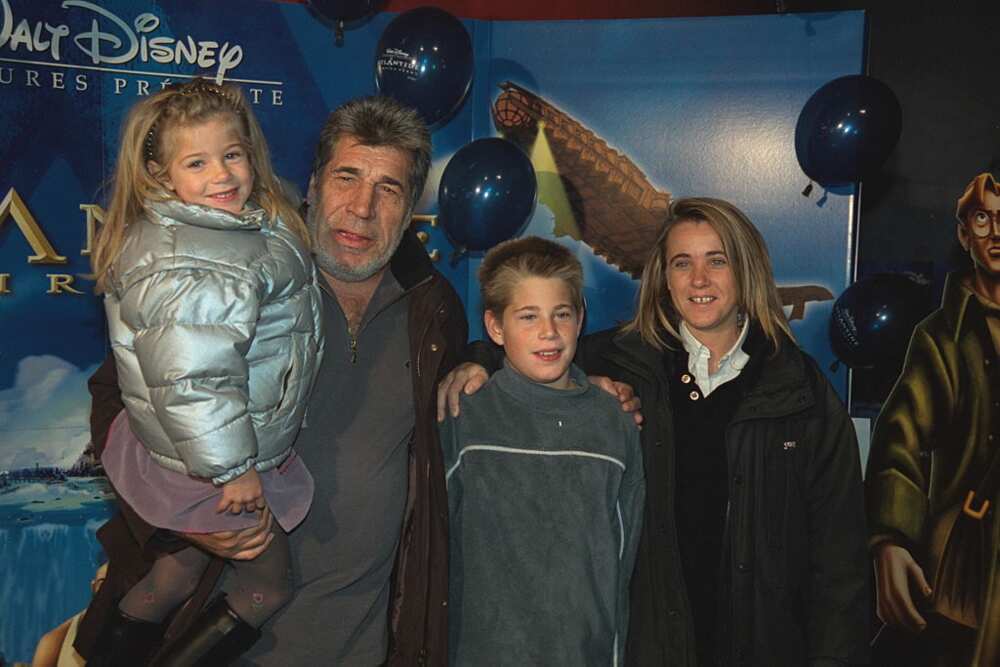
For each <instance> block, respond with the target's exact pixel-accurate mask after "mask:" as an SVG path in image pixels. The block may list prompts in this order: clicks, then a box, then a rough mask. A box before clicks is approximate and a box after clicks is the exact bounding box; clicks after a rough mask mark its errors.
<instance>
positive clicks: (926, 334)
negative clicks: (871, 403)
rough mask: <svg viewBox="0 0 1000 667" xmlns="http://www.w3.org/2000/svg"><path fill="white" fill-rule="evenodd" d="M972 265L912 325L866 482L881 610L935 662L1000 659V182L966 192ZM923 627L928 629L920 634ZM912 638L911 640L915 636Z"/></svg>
mask: <svg viewBox="0 0 1000 667" xmlns="http://www.w3.org/2000/svg"><path fill="white" fill-rule="evenodd" d="M956 216H957V217H958V228H957V232H958V240H959V243H961V244H962V248H964V249H965V250H966V251H967V252H968V254H969V257H970V259H971V260H972V267H971V268H969V269H966V270H963V271H958V272H955V273H952V274H949V276H948V278H947V281H946V283H945V288H944V295H943V297H942V300H941V307H940V308H939V309H938V310H936V311H934V312H933V313H932V314H931V315H930V316H929V317H928V318H927V319H925V320H924V321H923V322H921V323H920V324H918V325H917V326H916V328H915V329H914V331H913V337H912V339H911V340H910V347H909V350H908V351H907V357H906V363H905V365H904V367H903V371H902V373H901V374H900V377H899V380H898V381H897V382H896V386H895V387H894V388H893V390H892V393H891V394H890V395H889V397H888V399H887V400H886V402H885V405H884V406H883V408H882V412H881V414H880V416H879V419H878V423H877V424H876V426H875V432H874V434H873V436H872V449H871V457H870V458H869V462H868V472H867V475H866V481H865V484H866V494H867V507H868V520H869V528H870V530H871V534H872V538H871V545H872V554H873V557H874V559H875V567H876V571H877V579H878V613H879V617H880V618H881V619H882V620H883V621H884V622H885V623H886V624H887V625H889V626H892V627H895V628H903V629H905V630H909V631H911V632H913V633H919V634H917V635H915V637H914V639H913V642H912V646H913V647H919V649H918V651H917V653H918V654H919V655H920V657H921V660H924V661H926V664H928V665H942V666H943V665H948V666H950V667H959V666H963V665H970V666H971V665H977V666H979V665H982V666H986V665H998V664H1000V573H998V572H997V561H998V555H1000V554H998V547H1000V542H998V530H1000V524H998V521H997V518H996V510H995V507H996V504H997V502H998V501H1000V490H998V489H1000V456H998V452H1000V362H998V356H1000V355H998V352H1000V185H998V183H997V181H996V180H994V178H993V176H992V175H991V174H988V173H984V174H980V175H979V176H977V177H976V178H974V179H973V180H972V182H971V183H969V185H968V187H967V188H966V189H965V193H964V194H963V195H962V197H961V198H960V199H959V200H958V207H957V210H956ZM918 637H919V639H918ZM907 643H910V642H907Z"/></svg>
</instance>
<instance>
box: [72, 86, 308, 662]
mask: <svg viewBox="0 0 1000 667" xmlns="http://www.w3.org/2000/svg"><path fill="white" fill-rule="evenodd" d="M307 239H308V235H307V233H306V231H305V228H304V225H303V223H302V221H301V219H300V218H299V216H298V215H297V214H296V212H295V211H294V210H293V209H292V207H291V205H290V204H289V203H288V202H287V201H286V200H285V199H284V197H283V196H282V193H281V190H280V186H279V185H278V182H277V179H276V177H275V175H274V173H273V172H272V170H271V165H270V160H269V157H268V151H267V145H266V143H265V141H264V137H263V134H262V132H261V129H260V126H259V125H258V124H257V121H256V119H255V118H254V116H253V114H252V112H251V111H250V108H249V106H248V105H247V104H246V102H245V100H244V98H243V96H242V94H241V92H240V90H239V88H238V87H236V86H233V85H221V86H220V85H215V84H213V83H210V82H208V81H205V80H202V79H195V80H193V81H191V82H189V83H185V84H183V85H175V86H170V87H167V88H166V89H164V90H162V91H160V92H158V93H156V94H155V95H152V96H150V97H149V98H147V99H145V100H143V101H141V102H139V103H138V104H137V105H136V106H135V107H134V108H133V109H132V110H131V112H130V113H129V115H128V118H127V120H126V122H125V125H124V128H123V132H122V141H121V149H120V151H119V156H118V164H117V168H116V173H115V182H114V193H113V197H112V201H111V205H110V207H109V210H108V213H107V217H106V221H105V225H104V226H103V228H102V229H101V233H100V236H99V237H98V241H97V244H96V247H95V250H94V257H93V260H94V269H95V274H96V278H97V290H98V292H103V293H104V294H105V307H106V311H107V316H108V327H109V334H110V338H111V346H112V349H113V351H114V354H115V361H116V364H117V368H118V378H119V384H120V386H121V390H122V398H123V401H124V403H125V406H126V409H125V410H124V411H123V412H122V413H121V414H120V415H119V416H118V418H117V419H116V421H115V424H114V425H113V426H112V429H111V433H110V434H109V436H108V443H107V446H106V448H105V451H104V453H103V455H102V461H103V463H104V467H105V470H106V472H107V474H108V477H109V479H110V480H111V482H112V483H113V484H114V486H115V489H116V491H117V492H118V494H119V495H120V496H121V498H122V499H123V500H124V501H125V502H127V503H128V504H129V505H130V506H131V507H132V508H133V509H134V510H135V511H136V513H138V514H139V516H141V517H142V518H143V519H144V520H145V521H146V522H148V523H149V524H151V525H154V526H157V527H159V528H164V529H167V530H171V531H176V532H179V533H210V532H218V531H223V530H238V529H241V528H245V527H247V526H250V525H254V524H256V523H257V522H258V520H259V514H257V512H258V511H259V510H262V509H263V508H264V507H265V504H266V505H267V507H268V508H269V509H270V511H271V512H272V513H273V515H274V517H275V518H276V519H277V522H278V523H279V524H280V526H281V528H282V529H284V530H281V529H279V528H275V529H274V536H273V541H272V543H271V545H270V546H269V547H268V548H267V550H265V551H264V552H263V553H262V554H261V555H260V556H259V557H257V558H256V559H254V560H252V561H241V562H235V561H234V562H232V563H231V565H232V566H233V568H234V569H235V573H236V578H237V586H236V587H235V589H236V590H235V592H233V593H230V595H229V597H228V598H222V599H221V600H218V601H216V603H214V604H213V605H211V606H210V607H209V608H208V609H207V610H206V611H205V612H204V614H203V615H202V617H201V618H199V619H198V620H196V621H195V622H194V624H193V625H192V627H191V628H189V630H188V632H187V634H186V636H184V637H181V638H180V639H179V640H178V641H176V642H174V643H173V644H171V647H173V648H171V647H168V649H167V651H166V652H165V653H162V654H161V655H160V656H159V658H158V661H157V664H192V663H194V662H197V663H198V664H228V663H229V661H231V660H232V659H234V658H235V657H236V656H237V655H239V654H240V653H242V652H243V651H245V650H246V649H247V648H249V647H250V645H252V644H253V642H254V641H256V639H257V637H258V636H259V630H258V628H259V627H260V626H261V625H262V624H263V623H264V622H265V621H266V620H267V619H268V618H269V617H270V616H271V615H273V614H274V613H275V612H276V611H277V610H278V609H280V608H281V607H282V606H283V605H284V604H285V603H286V602H287V601H288V598H289V597H290V592H291V582H290V580H289V577H290V572H289V563H290V557H289V551H288V540H287V535H286V532H287V531H289V530H291V529H292V528H293V527H294V526H296V525H297V524H298V523H299V522H300V521H302V519H303V518H304V517H305V514H306V511H307V510H308V508H309V504H310V502H311V499H312V490H313V489H312V478H311V477H310V476H309V473H308V471H307V470H306V469H305V467H304V466H303V465H302V463H301V461H299V460H298V459H297V458H296V457H295V454H294V452H293V451H292V442H293V441H294V439H295V436H296V433H297V432H298V429H299V426H300V424H301V422H302V418H303V411H304V410H305V406H306V402H307V401H306V399H307V398H308V395H309V390H310V387H311V384H312V381H313V377H314V375H315V371H316V370H317V368H318V365H319V361H320V357H321V354H322V338H321V331H320V322H321V319H320V311H319V308H320V295H319V292H318V285H317V283H316V276H315V271H314V269H313V266H312V263H311V260H310V258H309V250H308V241H307ZM209 559H210V556H209V555H208V554H207V553H205V552H202V551H200V550H198V549H197V548H195V547H193V546H192V547H187V548H184V549H181V550H180V551H177V552H175V553H171V554H167V555H163V556H160V557H158V558H157V559H156V562H155V564H154V565H153V567H152V569H151V571H150V572H149V574H148V575H146V576H145V578H144V579H142V580H141V581H139V583H138V584H136V585H135V586H134V587H133V588H132V589H131V590H129V591H128V592H127V593H126V594H125V595H124V597H122V599H121V601H120V603H119V605H118V614H117V617H116V618H115V619H114V620H113V622H112V623H111V627H110V629H109V630H107V631H106V634H105V637H106V640H105V641H104V642H102V647H101V649H100V650H101V651H102V655H101V656H100V657H98V658H97V659H96V660H95V657H94V656H92V657H91V660H92V661H94V664H112V665H140V664H146V661H147V659H148V658H149V657H150V653H151V652H152V649H153V648H155V644H156V643H157V641H158V639H159V635H161V634H162V627H161V626H162V622H163V620H164V619H165V618H166V616H167V615H168V614H169V613H170V612H171V611H172V610H174V609H175V608H177V607H178V606H179V605H180V604H181V603H183V602H184V601H185V600H186V599H187V597H188V596H189V595H190V594H191V593H192V591H193V590H194V587H195V585H196V584H197V582H198V579H199V577H200V576H201V574H202V572H203V570H204V568H205V567H206V566H207V564H208V562H209ZM113 566H114V564H113V563H112V567H113Z"/></svg>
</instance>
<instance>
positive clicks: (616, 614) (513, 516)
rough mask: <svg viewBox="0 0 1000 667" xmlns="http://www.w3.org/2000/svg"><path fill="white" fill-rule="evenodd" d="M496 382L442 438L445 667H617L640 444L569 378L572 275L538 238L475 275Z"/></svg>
mask: <svg viewBox="0 0 1000 667" xmlns="http://www.w3.org/2000/svg"><path fill="white" fill-rule="evenodd" d="M479 282H480V289H481V291H482V301H483V307H484V309H485V316H484V319H485V324H486V331H487V333H488V334H489V336H490V338H492V339H493V341H494V342H495V343H497V344H498V345H502V346H503V348H504V352H505V354H506V363H505V366H504V368H503V369H502V370H501V371H499V372H498V373H496V374H494V375H493V377H492V378H491V379H490V381H489V382H488V383H487V384H486V385H485V386H484V387H483V388H482V389H481V390H480V391H479V392H478V393H477V394H475V395H473V396H463V397H462V406H461V417H459V418H457V419H456V418H449V419H448V420H446V421H445V422H444V423H443V424H441V446H442V449H443V453H444V465H445V471H446V479H447V484H448V508H449V540H450V558H449V585H448V596H449V602H448V628H449V631H448V634H449V641H448V645H449V646H448V653H449V656H448V658H449V660H448V664H450V665H453V666H457V667H462V666H464V665H470V666H472V665H476V666H478V665H580V666H590V665H593V666H597V665H600V666H601V667H607V666H608V665H617V664H623V662H622V660H623V655H624V647H625V637H626V632H627V629H628V586H629V579H630V577H631V575H632V564H633V562H634V561H635V554H636V549H637V547H638V543H639V533H640V529H641V526H642V507H643V499H644V497H645V482H644V476H643V468H642V453H641V451H640V449H639V432H638V430H637V428H636V426H635V424H634V423H633V420H632V417H631V416H630V415H628V414H626V413H624V412H622V411H621V409H620V408H619V405H618V401H617V400H616V399H615V398H614V397H612V396H611V395H609V394H607V393H605V392H604V391H602V390H600V389H598V388H597V387H595V386H593V385H591V384H590V383H589V382H588V381H587V377H586V376H585V375H584V374H583V372H582V371H580V370H579V369H578V368H577V367H576V366H573V365H572V360H573V354H574V352H575V351H576V341H577V337H578V336H579V334H580V327H581V325H582V322H583V298H582V296H581V293H582V287H583V286H582V283H583V275H582V269H581V267H580V263H579V262H578V261H577V260H576V258H575V257H573V255H572V254H571V253H570V252H569V251H568V250H567V249H566V248H564V247H563V246H560V245H558V244H556V243H553V242H552V241H546V240H543V239H540V238H537V237H527V238H523V239H517V240H515V241H508V242H506V243H502V244H500V245H498V246H496V247H495V248H493V249H492V250H491V251H490V252H489V253H488V254H487V255H486V258H485V259H484V260H483V263H482V266H481V267H480V269H479Z"/></svg>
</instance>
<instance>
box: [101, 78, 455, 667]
mask: <svg viewBox="0 0 1000 667" xmlns="http://www.w3.org/2000/svg"><path fill="white" fill-rule="evenodd" d="M430 160H431V144H430V133H429V131H428V130H427V127H426V125H425V124H424V123H423V121H422V120H421V119H420V117H419V116H418V115H417V113H416V112H415V111H413V110H411V109H408V108H405V107H403V106H401V105H399V104H398V103H396V102H394V101H392V100H391V99H389V98H384V97H369V98H363V99H357V100H352V101H349V102H347V103H345V104H344V105H342V106H341V107H339V108H338V109H336V110H335V111H334V112H333V113H331V114H330V116H329V118H328V119H327V121H326V124H325V126H324V127H323V130H322V132H321V134H320V138H319V145H318V147H317V151H316V159H315V161H314V164H313V172H312V176H311V178H310V182H309V191H308V195H307V200H306V205H307V211H306V222H307V224H308V226H309V229H310V231H311V234H312V241H313V255H314V259H315V260H316V264H317V267H318V268H319V273H320V276H321V282H322V285H321V286H322V288H323V297H324V298H323V317H324V320H325V322H324V324H325V329H326V335H327V339H326V354H325V357H324V360H323V364H322V366H321V367H320V370H319V374H318V376H317V379H316V384H315V386H314V388H313V392H312V396H311V399H310V402H309V407H308V412H307V414H306V422H305V424H304V425H303V428H302V431H301V432H300V433H299V436H298V439H297V440H296V442H295V451H296V453H297V455H298V456H301V457H302V459H303V460H304V462H305V464H306V466H307V467H308V468H309V470H310V472H311V473H312V475H313V477H314V478H315V482H316V492H315V497H314V500H313V505H312V509H311V510H310V513H309V515H308V517H307V518H306V520H305V521H304V522H303V523H302V525H300V526H299V527H298V528H297V529H296V530H295V531H294V532H293V533H292V534H291V536H290V539H291V549H292V560H293V565H292V569H293V575H294V585H295V596H294V598H293V600H292V602H291V603H290V604H289V605H288V606H286V607H285V608H284V609H283V610H282V611H281V612H280V613H279V614H278V615H277V616H275V617H274V619H273V620H272V621H271V622H270V623H269V624H268V625H267V626H265V627H264V628H263V637H262V638H261V639H260V641H258V642H257V643H256V645H255V646H254V647H253V648H252V649H251V651H250V652H249V653H247V654H246V655H245V656H244V657H243V660H244V661H248V662H241V663H240V664H254V665H282V666H286V665H321V664H324V665H380V664H383V663H386V664H389V665H407V666H409V665H422V664H431V665H443V664H444V663H445V661H446V656H447V628H446V622H447V606H446V605H447V593H448V573H447V548H448V545H447V507H448V506H447V494H446V489H445V481H444V471H443V469H442V460H441V453H440V448H439V445H438V440H437V424H436V419H435V410H436V403H435V400H436V398H435V392H434V389H435V385H436V383H437V381H438V379H439V378H440V377H441V376H442V375H443V374H444V373H445V372H446V371H448V370H449V369H450V368H451V366H453V365H454V364H455V362H456V361H457V355H458V354H459V352H460V351H461V349H462V347H463V346H464V344H465V342H466V336H467V325H466V318H465V313H464V310H463V308H462V303H461V301H460V300H459V298H458V295H457V294H456V293H455V291H454V289H453V288H452V287H451V286H450V285H449V283H448V282H447V281H446V280H445V279H444V277H443V276H442V275H441V274H440V273H439V272H438V271H436V270H435V269H434V267H433V265H432V264H431V261H430V259H429V258H428V257H427V253H426V252H425V250H424V248H423V244H422V243H421V242H420V241H419V240H418V239H417V238H416V235H415V234H414V232H413V231H412V230H411V229H410V228H409V227H410V220H411V217H412V214H413V209H414V207H415V206H416V203H417V201H418V200H419V199H420V195H421V193H422V191H423V187H424V183H425V181H426V178H427V172H428V169H429V166H430ZM109 366H110V367H109ZM113 373H114V364H113V363H111V364H108V363H105V364H104V366H102V368H101V369H100V370H99V371H98V373H97V375H95V378H94V379H92V381H91V390H92V393H93V394H94V398H95V400H94V415H93V416H92V423H93V425H94V428H93V441H94V443H95V444H96V443H100V444H101V445H103V442H104V438H105V437H106V433H107V426H108V425H110V422H111V420H112V419H113V418H114V415H115V414H117V412H118V409H119V408H118V407H117V406H116V405H115V401H117V400H118V397H117V395H116V394H115V392H116V391H117V383H116V380H115V379H114V376H113ZM404 378H409V381H406V380H405V379H404ZM105 417H106V418H105ZM105 421H106V423H105ZM129 514H130V513H129V512H127V511H124V512H123V515H124V516H122V515H120V516H119V517H116V519H117V523H116V522H115V521H116V520H115V519H113V520H112V521H111V522H109V525H108V527H105V528H102V536H101V537H102V542H103V543H105V545H106V546H108V545H113V544H117V545H118V549H119V551H121V550H122V549H123V547H122V546H121V545H122V544H123V543H128V544H129V545H130V546H132V547H138V549H139V552H141V553H142V554H148V553H149V550H150V549H151V548H152V549H155V548H158V547H157V545H156V542H155V540H154V535H155V533H157V531H155V529H152V528H151V527H149V526H144V525H143V524H142V522H141V520H140V519H138V517H136V516H130V515H129ZM270 521H271V519H270V515H269V514H267V513H266V512H265V513H264V515H263V516H262V521H261V523H260V524H259V525H258V526H257V527H255V528H252V529H247V530H245V531H242V532H238V533H237V532H232V533H215V534H204V535H185V536H184V538H185V539H186V540H187V541H189V542H193V543H195V544H197V545H198V546H200V547H201V548H203V549H205V550H206V551H209V552H212V553H214V554H216V555H218V556H220V557H223V558H253V557H255V556H256V555H258V554H259V553H261V552H262V551H263V550H264V549H265V548H267V544H268V539H269V538H268V537H267V536H268V534H269V527H270ZM109 531H111V532H109ZM122 531H127V533H128V534H127V535H126V536H124V537H123V533H122ZM160 532H162V531H160ZM112 533H115V535H114V536H113V537H112V536H111V534H112ZM125 537H128V538H130V539H131V541H130V540H128V539H125ZM159 539H160V543H161V545H160V547H159V548H169V547H164V546H162V543H168V542H169V539H164V536H163V535H160V536H159ZM133 551H134V549H133ZM109 556H110V557H111V558H112V564H113V567H115V566H119V569H121V567H122V566H120V565H119V564H120V563H121V561H122V559H123V558H124V557H126V556H122V555H120V553H115V552H114V551H113V550H112V549H109ZM206 579H207V580H208V579H211V578H210V577H207V578H206ZM213 585H214V581H203V582H202V589H204V588H205V587H206V586H207V587H211V586H213ZM106 588H109V590H112V589H113V587H106ZM204 595H205V593H204V590H202V591H201V592H200V597H199V594H196V597H195V600H199V599H204ZM95 601H96V600H95ZM92 606H93V605H92ZM176 625H178V623H175V626H176ZM185 625H186V626H187V627H186V628H181V629H180V630H177V629H176V628H171V631H170V632H169V633H168V641H170V640H171V639H173V638H176V637H178V635H179V639H178V640H175V641H174V642H173V644H174V647H177V646H178V645H179V648H180V650H181V652H183V651H184V647H186V646H192V647H194V646H196V645H197V644H198V639H199V633H201V634H204V633H205V632H209V631H217V629H216V628H211V629H204V628H202V627H201V626H202V625H204V624H200V623H199V622H198V621H197V620H196V621H194V622H192V623H186V624H185ZM174 647H171V649H170V652H171V653H176V652H177V648H174ZM244 648H245V647H244ZM192 650H194V649H192ZM191 657H200V658H201V659H202V660H204V659H205V658H210V660H209V663H210V664H228V663H227V662H226V661H227V660H231V659H233V658H234V657H235V654H233V655H215V654H212V655H210V656H204V655H200V656H195V655H192V656H191ZM209 663H206V664H209ZM184 664H187V663H184ZM199 664H200V663H199Z"/></svg>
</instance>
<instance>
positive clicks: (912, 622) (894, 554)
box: [875, 542, 931, 632]
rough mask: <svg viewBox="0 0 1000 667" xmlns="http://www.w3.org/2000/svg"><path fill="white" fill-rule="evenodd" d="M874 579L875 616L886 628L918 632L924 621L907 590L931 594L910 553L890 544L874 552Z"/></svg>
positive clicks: (920, 570)
mask: <svg viewBox="0 0 1000 667" xmlns="http://www.w3.org/2000/svg"><path fill="white" fill-rule="evenodd" d="M875 577H876V589H877V592H878V617H879V618H880V619H882V621H883V622H884V623H887V624H888V625H894V626H896V627H900V628H905V629H907V630H909V631H910V632H920V631H921V630H923V629H924V628H926V627H927V621H926V620H925V619H924V617H923V616H921V615H920V612H918V611H917V607H916V605H915V604H914V603H913V597H912V596H911V595H910V587H911V586H912V587H914V588H916V590H917V591H919V593H920V594H921V595H922V596H923V597H925V598H926V597H927V596H929V595H930V594H931V587H930V586H928V585H927V579H926V578H924V571H923V569H921V567H920V566H919V565H917V563H916V561H915V560H913V556H911V555H910V552H909V551H907V550H906V549H904V548H903V547H901V546H899V545H897V544H893V543H892V542H883V543H882V544H880V545H878V546H877V547H876V551H875Z"/></svg>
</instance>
